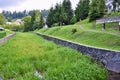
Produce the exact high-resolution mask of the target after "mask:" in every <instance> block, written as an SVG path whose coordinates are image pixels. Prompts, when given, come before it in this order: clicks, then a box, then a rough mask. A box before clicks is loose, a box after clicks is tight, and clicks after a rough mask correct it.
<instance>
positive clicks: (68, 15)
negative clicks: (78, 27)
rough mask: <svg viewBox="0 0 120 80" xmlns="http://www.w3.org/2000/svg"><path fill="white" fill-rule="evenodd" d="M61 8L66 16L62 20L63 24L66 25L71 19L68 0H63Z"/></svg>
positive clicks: (71, 13) (71, 11) (71, 12)
mask: <svg viewBox="0 0 120 80" xmlns="http://www.w3.org/2000/svg"><path fill="white" fill-rule="evenodd" d="M62 6H63V8H64V12H65V13H64V14H65V15H66V18H65V19H64V21H63V22H64V23H65V24H66V25H68V24H70V20H71V19H72V18H73V10H72V7H71V2H70V0H64V1H63V3H62Z"/></svg>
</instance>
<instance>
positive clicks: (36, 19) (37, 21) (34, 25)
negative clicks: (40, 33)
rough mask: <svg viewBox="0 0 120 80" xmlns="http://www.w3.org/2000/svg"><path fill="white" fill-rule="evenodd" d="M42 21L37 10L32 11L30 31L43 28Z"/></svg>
mask: <svg viewBox="0 0 120 80" xmlns="http://www.w3.org/2000/svg"><path fill="white" fill-rule="evenodd" d="M43 24H44V23H43V19H42V16H41V14H40V12H39V11H38V10H34V12H33V14H32V17H31V27H30V30H31V31H33V30H36V29H40V28H42V27H43Z"/></svg>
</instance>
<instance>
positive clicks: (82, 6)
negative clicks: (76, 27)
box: [75, 0, 89, 21]
mask: <svg viewBox="0 0 120 80" xmlns="http://www.w3.org/2000/svg"><path fill="white" fill-rule="evenodd" d="M88 13H89V0H80V2H79V3H78V5H77V7H76V10H75V15H76V18H77V21H79V20H80V19H81V20H83V19H85V18H87V17H88Z"/></svg>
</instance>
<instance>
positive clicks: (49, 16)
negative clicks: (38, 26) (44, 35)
mask: <svg viewBox="0 0 120 80" xmlns="http://www.w3.org/2000/svg"><path fill="white" fill-rule="evenodd" d="M53 14H54V9H53V7H51V8H50V11H49V15H48V17H47V22H46V23H47V25H48V27H52V25H53V24H54V19H53V17H54V16H53Z"/></svg>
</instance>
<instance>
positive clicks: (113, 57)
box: [36, 33, 120, 73]
mask: <svg viewBox="0 0 120 80" xmlns="http://www.w3.org/2000/svg"><path fill="white" fill-rule="evenodd" d="M36 34H37V35H39V36H41V37H43V38H44V39H47V40H50V41H53V42H55V43H56V44H60V45H62V46H69V47H71V48H73V49H76V50H78V51H80V52H81V53H83V54H89V55H90V56H91V57H92V58H93V59H96V60H97V61H98V62H102V63H103V64H104V65H105V68H106V69H107V70H110V71H113V72H115V73H120V51H115V50H108V49H102V48H95V47H92V46H87V45H82V44H79V43H75V42H71V41H68V40H64V39H60V38H55V37H52V36H48V35H43V34H40V33H36Z"/></svg>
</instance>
